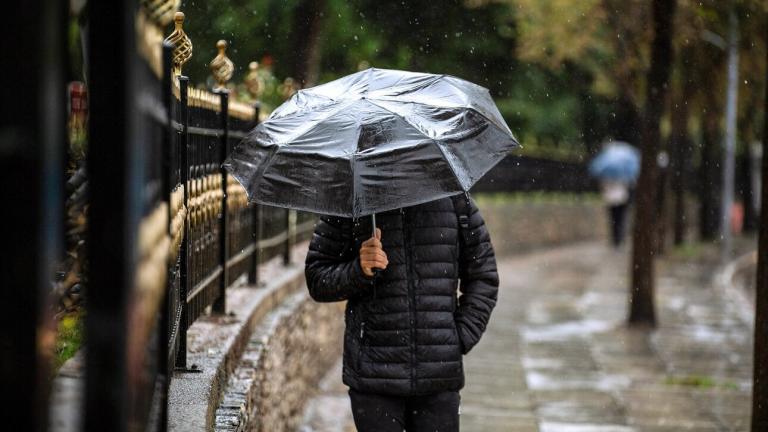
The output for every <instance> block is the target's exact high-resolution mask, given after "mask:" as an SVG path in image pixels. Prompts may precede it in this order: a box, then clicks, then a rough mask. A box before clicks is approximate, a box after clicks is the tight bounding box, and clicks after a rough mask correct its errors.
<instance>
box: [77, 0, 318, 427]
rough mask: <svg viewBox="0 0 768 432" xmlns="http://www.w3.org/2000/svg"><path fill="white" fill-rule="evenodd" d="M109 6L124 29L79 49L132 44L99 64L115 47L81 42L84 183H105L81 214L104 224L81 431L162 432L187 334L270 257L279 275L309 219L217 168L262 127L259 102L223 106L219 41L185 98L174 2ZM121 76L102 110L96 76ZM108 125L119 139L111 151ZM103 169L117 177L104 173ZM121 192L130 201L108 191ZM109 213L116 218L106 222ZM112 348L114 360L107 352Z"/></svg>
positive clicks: (226, 98)
mask: <svg viewBox="0 0 768 432" xmlns="http://www.w3.org/2000/svg"><path fill="white" fill-rule="evenodd" d="M118 3H119V6H117V7H115V8H113V9H110V8H109V7H106V6H103V7H102V6H100V5H94V6H93V9H94V12H95V9H98V12H99V13H103V14H111V15H112V16H115V20H113V21H112V22H124V23H125V25H120V26H111V28H108V27H107V26H105V25H101V24H94V25H93V30H92V34H91V38H90V41H96V40H97V38H104V37H105V35H106V34H107V32H108V30H109V31H110V32H111V35H110V36H111V37H112V38H113V39H115V40H122V41H129V40H137V41H138V43H137V44H136V45H135V46H133V47H131V44H130V43H128V44H127V46H129V47H130V48H129V49H125V50H122V51H117V52H113V53H112V54H111V55H109V56H107V55H102V54H103V52H104V51H105V50H107V49H114V48H113V47H110V46H109V45H107V44H100V43H91V44H90V50H91V54H90V58H91V62H92V63H93V66H92V67H91V68H89V70H90V71H91V73H92V74H94V76H93V77H92V80H91V83H90V84H92V85H91V88H90V93H91V95H92V97H93V101H94V104H93V105H92V107H93V109H94V110H95V109H101V110H105V109H113V108H114V112H111V113H110V115H101V114H102V113H92V124H91V131H93V132H95V133H94V135H93V137H94V138H96V140H94V141H93V145H92V151H93V150H95V151H93V154H92V155H89V160H88V163H89V166H90V167H92V168H93V167H95V169H90V171H89V173H90V174H94V176H93V177H92V178H90V179H89V181H90V184H92V185H94V188H98V187H100V185H101V184H108V186H105V187H109V188H110V193H106V192H105V193H99V192H97V193H94V194H93V200H94V202H92V203H91V206H92V208H93V209H94V213H93V215H94V216H99V217H103V218H104V219H100V220H96V221H92V222H94V223H91V227H90V230H91V236H90V237H89V239H88V241H89V242H90V246H89V250H90V255H89V256H90V257H91V258H92V262H95V263H98V265H99V266H98V268H96V267H95V266H93V267H92V268H91V269H90V272H91V273H92V274H94V275H96V277H94V278H91V280H93V281H94V282H95V283H103V284H105V285H104V286H93V287H90V289H89V295H90V297H89V303H88V314H87V339H88V351H87V362H88V366H87V368H88V370H87V371H86V376H87V377H88V378H87V380H88V385H87V386H86V393H87V394H86V398H85V400H86V406H85V417H86V418H85V425H86V427H87V428H89V430H90V429H92V430H164V429H165V428H166V423H167V403H166V400H167V394H168V387H169V383H170V380H171V378H172V376H173V373H174V371H180V370H181V371H192V370H191V369H190V368H189V367H188V366H190V365H188V364H187V346H186V341H187V330H188V329H189V327H190V326H191V325H192V324H193V323H194V322H195V320H197V319H198V318H200V317H201V316H202V315H204V314H206V313H209V312H210V313H213V314H223V313H226V311H227V305H226V290H227V288H229V287H231V286H233V285H237V284H249V285H250V286H254V287H256V286H258V285H257V284H258V266H259V265H260V264H262V263H265V262H267V261H269V260H272V259H280V258H281V257H282V261H283V262H284V263H286V264H289V263H290V256H291V254H290V251H291V247H292V245H294V244H295V243H296V242H297V241H299V240H301V239H304V238H307V237H308V236H309V235H311V232H312V229H313V224H314V217H313V216H312V215H311V214H307V213H301V212H298V213H297V212H296V211H293V210H285V209H279V208H274V207H269V206H262V205H248V203H247V197H246V194H245V190H244V189H243V188H242V186H240V184H239V183H237V181H235V180H234V178H232V177H231V176H229V175H228V174H227V173H226V172H225V171H224V170H223V169H222V167H221V165H222V162H223V161H224V160H225V159H226V157H227V155H228V154H229V152H230V151H231V149H232V148H233V147H234V146H235V145H236V144H237V143H238V142H239V141H240V140H242V139H243V138H244V137H245V136H246V135H247V133H248V132H249V131H250V130H251V129H252V128H253V127H254V126H256V125H257V123H258V121H259V120H258V119H259V115H260V112H259V105H258V103H252V104H246V103H242V102H238V101H235V100H232V98H231V97H230V96H231V95H230V92H229V91H228V90H227V87H226V85H227V82H228V81H229V79H230V78H231V76H232V71H233V65H232V62H231V61H230V60H229V59H228V58H227V57H226V43H225V42H223V41H220V42H219V44H218V47H219V55H218V56H217V57H216V58H215V59H214V60H213V61H212V62H211V64H212V65H213V66H214V67H213V68H212V69H213V70H212V72H213V74H214V77H215V78H216V80H217V82H218V86H217V88H216V89H214V90H213V91H207V90H201V89H198V88H194V87H193V86H192V84H191V80H190V79H189V77H186V76H184V75H183V74H182V67H183V65H184V63H185V62H186V61H188V60H189V58H190V56H191V53H192V50H191V48H192V42H191V40H190V38H189V36H187V35H186V34H185V33H184V31H183V20H184V15H183V14H181V13H180V12H176V11H175V10H174V8H173V7H170V6H169V7H165V6H162V5H164V4H172V3H173V2H140V7H139V8H138V13H136V12H135V11H136V10H137V9H136V8H135V4H134V2H133V1H131V0H122V1H120V2H118ZM177 3H178V2H177ZM177 3H176V4H177ZM161 6H162V7H161ZM155 8H157V9H155ZM108 11H109V12H108ZM92 16H101V15H98V14H94V15H92ZM171 19H173V20H174V21H175V27H176V28H175V30H174V32H173V33H172V34H171V35H170V36H168V37H167V38H164V37H163V34H162V28H163V26H164V25H167V24H168V23H169V22H170V20H171ZM120 31H122V32H124V34H119V32H120ZM124 65H128V67H127V68H124V70H123V71H122V72H121V75H120V76H121V77H123V78H124V79H125V82H126V83H127V84H126V88H124V89H122V91H121V92H120V93H119V96H118V97H116V98H115V99H114V102H115V103H116V104H118V106H116V107H111V106H109V105H108V103H107V102H108V101H109V97H107V96H105V95H107V94H109V92H110V91H111V86H114V83H111V82H110V81H109V80H107V79H105V78H104V77H103V74H104V73H105V71H107V70H109V69H110V68H115V67H120V66H123V67H124ZM96 74H102V75H99V77H98V78H97V77H96ZM115 124H119V125H122V126H121V127H124V128H125V129H126V132H125V134H124V136H122V137H118V138H116V139H114V140H111V139H109V138H108V137H109V132H110V128H111V127H112V126H113V125H115ZM119 130H120V129H118V130H117V131H114V132H113V133H115V132H118V133H119ZM111 141H113V142H111ZM108 145H110V146H112V147H111V148H107V146H108ZM115 155H119V157H121V158H123V159H119V160H118V159H115V158H116V156H115ZM110 164H112V165H113V166H116V168H115V169H114V172H112V173H110V168H109V167H110ZM115 164H116V165H115ZM120 167H122V168H120ZM111 174H113V175H111ZM102 182H103V183H102ZM121 190H124V191H128V193H127V194H126V195H125V196H122V195H120V193H119V192H116V191H121ZM117 212H119V215H120V216H121V217H110V215H111V216H115V215H116V214H117ZM132 215H136V216H137V217H136V218H133V219H132V217H133V216H132ZM106 230H109V232H110V234H109V237H110V239H112V240H114V241H115V242H116V243H115V244H116V245H117V246H118V247H120V248H122V249H121V250H122V255H120V256H121V257H123V258H124V259H122V260H114V259H111V258H112V254H110V253H108V252H107V249H108V247H109V245H107V244H103V242H104V239H103V238H101V237H100V235H101V233H102V232H104V231H106ZM132 239H135V240H132ZM94 258H95V259H94ZM104 258H107V259H104ZM99 275H101V276H99ZM115 275H118V276H120V277H121V278H122V279H119V280H116V279H115ZM109 281H113V285H114V286H109ZM117 282H119V283H117ZM94 298H95V301H94ZM101 328H112V329H113V330H114V329H117V330H115V331H116V332H117V333H119V334H117V336H116V337H115V331H111V332H103V331H101V330H100V329H101ZM110 344H112V347H113V348H114V346H115V344H117V345H116V346H117V349H111V350H110V349H106V347H107V346H110ZM99 349H101V351H99ZM121 353H124V354H125V356H123V355H122V354H121ZM122 358H127V359H128V361H127V362H122V361H121V359H122ZM92 371H95V373H93V372H92ZM92 377H98V379H99V380H100V382H96V381H94V380H93V379H92ZM123 388H125V391H123V390H118V391H115V390H114V389H123ZM109 392H111V397H105V394H107V393H109Z"/></svg>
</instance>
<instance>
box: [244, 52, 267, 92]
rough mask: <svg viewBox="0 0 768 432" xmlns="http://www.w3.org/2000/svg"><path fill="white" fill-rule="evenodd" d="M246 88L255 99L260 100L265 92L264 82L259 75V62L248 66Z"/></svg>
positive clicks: (253, 62)
mask: <svg viewBox="0 0 768 432" xmlns="http://www.w3.org/2000/svg"><path fill="white" fill-rule="evenodd" d="M245 87H246V88H247V89H248V93H250V94H251V96H252V97H253V98H254V99H257V100H258V99H259V98H260V97H261V93H263V92H264V80H262V79H261V76H260V74H259V62H257V61H252V62H251V63H250V64H249V65H248V75H247V76H246V77H245Z"/></svg>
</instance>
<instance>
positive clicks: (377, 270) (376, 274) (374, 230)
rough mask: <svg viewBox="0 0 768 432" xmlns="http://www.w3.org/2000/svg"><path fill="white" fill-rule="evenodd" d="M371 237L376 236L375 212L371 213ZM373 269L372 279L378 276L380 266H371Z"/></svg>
mask: <svg viewBox="0 0 768 432" xmlns="http://www.w3.org/2000/svg"><path fill="white" fill-rule="evenodd" d="M371 227H372V228H371V237H372V238H373V237H376V213H371ZM371 270H372V271H373V279H374V280H376V278H377V277H378V276H379V273H381V271H382V270H381V269H380V268H372V269H371Z"/></svg>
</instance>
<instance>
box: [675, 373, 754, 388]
mask: <svg viewBox="0 0 768 432" xmlns="http://www.w3.org/2000/svg"><path fill="white" fill-rule="evenodd" d="M664 384H666V385H674V386H686V387H695V388H699V389H711V388H715V387H717V388H723V389H727V390H738V388H739V386H738V385H736V383H734V382H730V381H725V382H717V381H715V380H714V379H712V377H708V376H701V375H686V376H670V377H667V378H666V379H665V380H664Z"/></svg>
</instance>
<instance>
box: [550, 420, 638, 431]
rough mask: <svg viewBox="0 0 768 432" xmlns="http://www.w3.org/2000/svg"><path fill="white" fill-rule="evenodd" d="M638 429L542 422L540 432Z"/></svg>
mask: <svg viewBox="0 0 768 432" xmlns="http://www.w3.org/2000/svg"><path fill="white" fill-rule="evenodd" d="M636 430H637V429H634V428H631V427H629V426H621V425H598V424H588V423H560V422H541V424H540V425H539V432H635V431H636Z"/></svg>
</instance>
